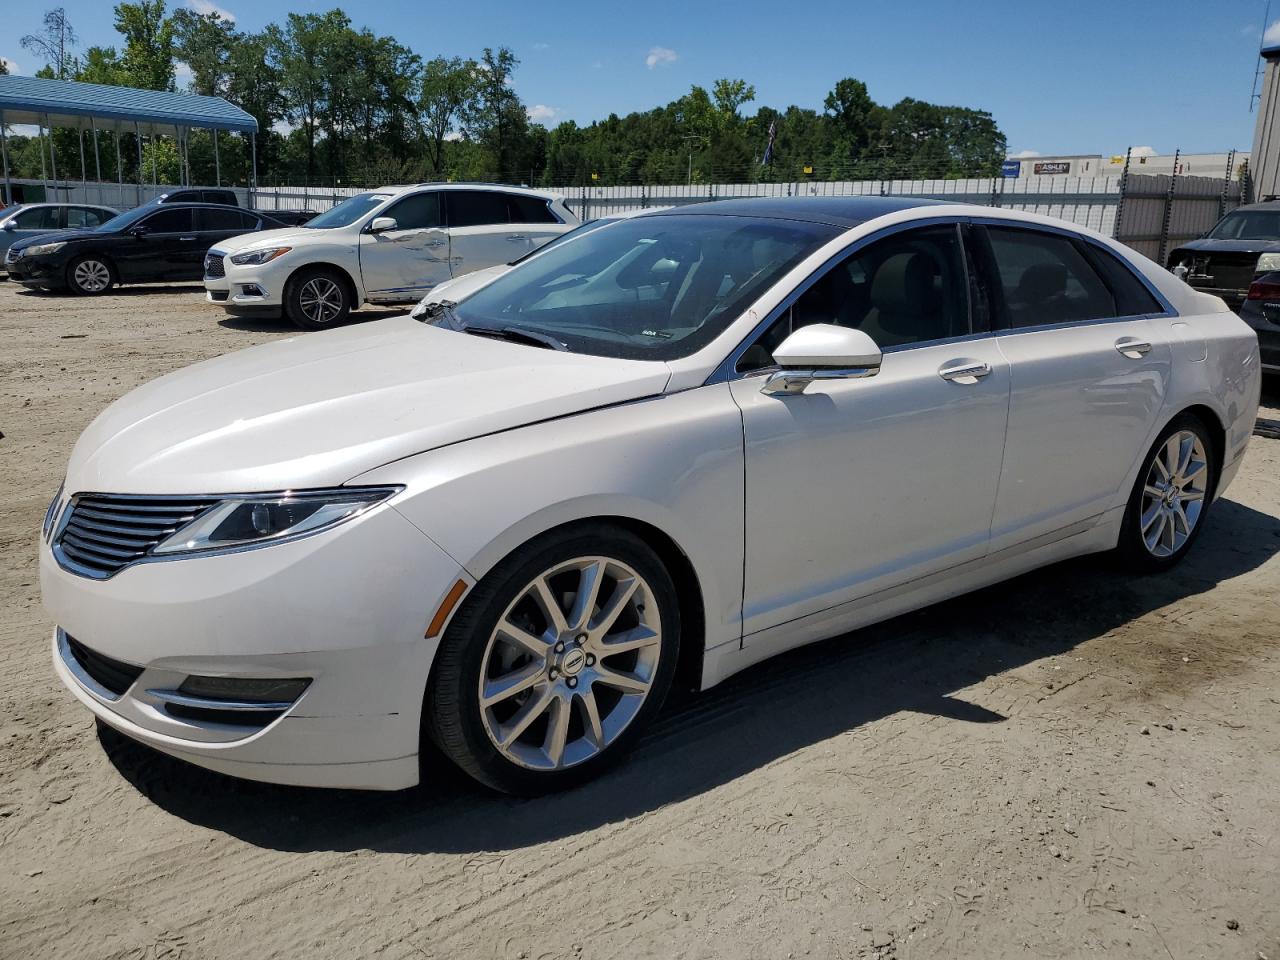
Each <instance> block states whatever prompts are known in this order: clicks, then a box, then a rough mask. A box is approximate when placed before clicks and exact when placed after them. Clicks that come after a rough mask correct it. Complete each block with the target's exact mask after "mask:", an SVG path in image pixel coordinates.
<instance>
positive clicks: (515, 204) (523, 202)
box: [507, 193, 556, 223]
mask: <svg viewBox="0 0 1280 960" xmlns="http://www.w3.org/2000/svg"><path fill="white" fill-rule="evenodd" d="M507 205H508V208H509V210H510V215H511V222H512V223H555V222H556V218H555V217H553V216H552V215H551V211H550V210H549V209H548V208H547V201H545V200H543V199H542V198H541V197H526V196H524V195H523V194H517V193H511V194H507Z"/></svg>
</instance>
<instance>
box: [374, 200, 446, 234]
mask: <svg viewBox="0 0 1280 960" xmlns="http://www.w3.org/2000/svg"><path fill="white" fill-rule="evenodd" d="M381 216H384V217H394V218H395V221H396V229H397V230H426V229H429V228H431V227H441V226H444V220H443V218H441V216H440V194H439V193H437V192H433V193H415V194H413V196H410V197H405V198H404V199H403V200H401V201H400V202H399V203H395V204H392V205H391V207H390V208H389V209H388V210H387V211H386V213H383V214H381Z"/></svg>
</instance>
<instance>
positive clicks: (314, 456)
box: [67, 316, 669, 495]
mask: <svg viewBox="0 0 1280 960" xmlns="http://www.w3.org/2000/svg"><path fill="white" fill-rule="evenodd" d="M668 379H669V370H668V368H667V365H666V364H665V363H658V362H652V361H635V360H617V359H610V358H604V357H591V356H585V355H581V354H572V353H563V352H559V351H554V350H545V349H541V348H538V347H531V346H524V345H522V344H514V343H507V342H504V341H499V340H492V339H487V338H483V337H477V336H469V335H467V334H463V333H457V332H454V331H452V330H444V329H440V328H437V327H433V326H427V325H424V324H421V323H419V322H418V321H416V320H413V319H411V318H410V317H407V316H405V317H395V318H391V319H388V320H382V321H378V322H375V323H369V324H363V325H360V326H355V327H348V328H345V329H341V330H334V331H329V332H325V333H319V334H310V335H306V336H301V337H295V338H293V339H289V340H282V341H277V342H275V343H270V344H265V345H263V346H259V347H253V348H251V349H248V350H243V351H240V352H238V353H233V354H229V355H227V356H224V357H219V358H217V359H214V360H207V361H205V362H203V363H198V364H196V365H194V366H191V367H187V368H186V369H183V370H179V371H177V372H176V373H171V374H169V375H168V376H165V377H161V378H160V379H159V380H155V381H153V382H151V383H149V384H147V385H145V386H143V387H139V388H138V389H137V390H134V391H133V392H132V393H129V394H127V395H125V396H124V397H122V398H121V399H119V400H117V401H116V402H115V403H113V404H112V405H111V406H109V407H108V408H107V409H106V410H104V411H103V412H102V413H101V414H100V415H99V416H98V418H97V419H96V420H94V421H93V423H91V424H90V425H89V427H88V429H86V430H85V432H84V434H83V435H82V436H81V437H80V439H79V441H78V442H77V443H76V446H75V449H74V450H73V451H72V454H71V462H70V465H69V467H68V472H67V490H68V491H69V492H72V493H83V492H87V491H93V492H101V493H137V494H164V493H169V494H184V495H185V494H195V493H242V492H251V491H269V490H286V489H297V488H306V487H326V486H336V485H339V484H342V483H345V482H346V481H348V480H350V479H351V478H352V477H355V476H357V475H358V474H361V473H364V472H366V471H368V470H371V469H372V468H374V467H377V466H381V465H383V464H385V463H389V462H391V461H393V460H398V459H400V458H402V457H406V456H410V455H412V454H415V453H420V452H423V451H426V450H431V449H434V448H436V447H441V446H445V445H448V444H452V443H457V442H459V441H462V440H467V439H470V438H472V437H477V436H481V435H484V434H490V433H496V432H499V431H503V430H509V429H511V428H513V427H519V426H523V425H525V424H529V423H535V422H538V421H544V420H550V419H554V418H557V417H562V416H566V415H569V414H573V413H577V412H580V411H583V410H588V409H591V408H593V407H599V406H605V405H608V404H614V403H621V402H624V401H628V400H635V399H640V398H642V397H647V396H653V395H655V394H658V393H661V392H662V390H663V388H664V387H665V386H666V383H667V381H668Z"/></svg>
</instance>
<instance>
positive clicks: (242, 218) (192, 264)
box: [183, 207, 258, 280]
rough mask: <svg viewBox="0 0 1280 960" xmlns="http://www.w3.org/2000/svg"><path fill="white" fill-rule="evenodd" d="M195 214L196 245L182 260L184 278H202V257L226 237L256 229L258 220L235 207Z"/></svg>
mask: <svg viewBox="0 0 1280 960" xmlns="http://www.w3.org/2000/svg"><path fill="white" fill-rule="evenodd" d="M195 214H196V243H195V244H194V245H193V247H192V255H191V257H190V259H187V258H184V260H183V265H184V269H186V274H187V276H186V278H187V279H191V280H199V279H200V278H201V277H203V276H204V255H205V254H206V253H208V252H209V248H210V247H214V246H217V245H218V244H219V243H221V242H222V241H223V240H226V239H227V238H228V237H238V236H240V235H241V234H242V233H251V232H253V231H254V230H257V229H258V218H257V217H256V216H254V215H253V214H251V213H246V212H245V211H243V210H237V209H236V208H235V207H201V208H199V209H197V210H196V211H195Z"/></svg>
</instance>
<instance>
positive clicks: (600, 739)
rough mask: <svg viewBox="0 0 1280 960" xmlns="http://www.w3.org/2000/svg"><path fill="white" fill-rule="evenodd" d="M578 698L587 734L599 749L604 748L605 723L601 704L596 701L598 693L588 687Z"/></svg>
mask: <svg viewBox="0 0 1280 960" xmlns="http://www.w3.org/2000/svg"><path fill="white" fill-rule="evenodd" d="M577 699H578V702H579V703H581V704H582V719H583V726H584V727H585V729H586V732H587V736H588V737H589V738H590V739H591V742H592V743H593V744H595V747H596V749H597V750H602V749H604V724H603V723H601V721H600V704H598V703H596V695H595V694H594V693H592V692H591V690H589V689H588V690H587V691H586V692H585V693H582V694H579V695H578V698H577Z"/></svg>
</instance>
